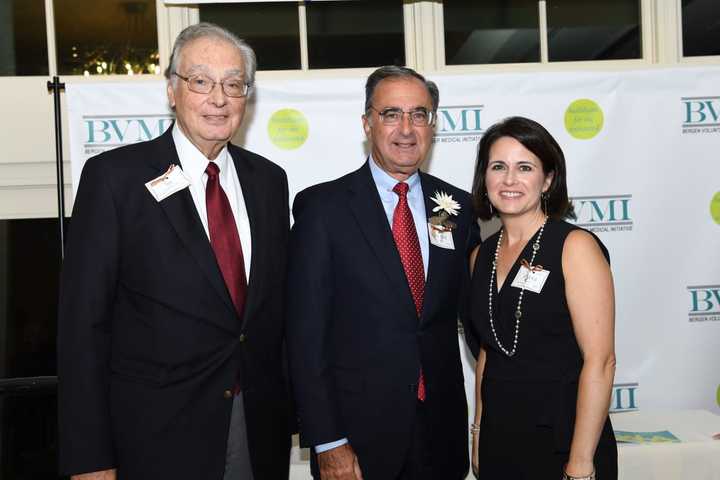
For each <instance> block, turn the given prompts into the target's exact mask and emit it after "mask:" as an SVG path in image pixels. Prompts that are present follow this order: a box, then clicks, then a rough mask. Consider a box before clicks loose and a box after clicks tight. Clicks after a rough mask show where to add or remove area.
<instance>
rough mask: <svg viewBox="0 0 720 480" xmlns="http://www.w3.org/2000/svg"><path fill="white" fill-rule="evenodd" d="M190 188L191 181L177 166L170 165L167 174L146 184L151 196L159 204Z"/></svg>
mask: <svg viewBox="0 0 720 480" xmlns="http://www.w3.org/2000/svg"><path fill="white" fill-rule="evenodd" d="M189 186H190V179H189V178H188V177H187V176H186V175H185V172H183V171H182V168H180V167H178V166H177V165H170V168H168V170H167V172H165V173H163V174H162V175H160V176H159V177H157V178H154V179H152V180H150V181H149V182H147V183H146V184H145V187H146V188H147V189H148V191H149V192H150V194H151V195H152V196H153V197H154V198H155V200H157V201H158V202H159V201H161V200H165V199H166V198H167V197H169V196H170V195H172V194H173V193H175V192H179V191H180V190H182V189H183V188H187V187H189Z"/></svg>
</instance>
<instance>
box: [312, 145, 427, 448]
mask: <svg viewBox="0 0 720 480" xmlns="http://www.w3.org/2000/svg"><path fill="white" fill-rule="evenodd" d="M368 163H369V164H370V173H371V174H372V178H373V181H374V182H375V186H376V187H377V190H378V194H380V201H381V202H382V205H383V209H384V210H385V215H386V216H387V219H388V223H389V224H390V229H392V223H393V214H394V213H395V207H396V206H397V204H398V201H399V199H400V197H398V194H397V193H395V192H393V188H394V187H395V185H397V184H398V180H397V179H395V178H393V177H392V176H390V174H388V173H387V172H386V171H385V170H383V169H382V168H380V167H379V166H378V164H377V163H375V160H373V158H372V156H370V160H369V162H368ZM405 183H407V184H408V186H409V187H410V188H409V190H408V193H407V200H408V206H409V207H410V212H411V213H412V216H413V221H414V222H415V230H416V231H417V235H418V240H419V241H420V255H422V261H423V269H424V270H425V279H426V280H427V271H428V261H429V258H430V239H429V238H428V227H427V215H426V212H425V198H424V196H423V191H422V185H421V183H420V174H419V173H417V172H415V173H413V174H412V175H410V177H409V178H408V179H407V180H405ZM346 443H348V439H347V438H341V439H340V440H336V441H334V442H329V443H323V444H321V445H316V446H315V452H316V453H322V452H326V451H328V450H332V449H333V448H335V447H339V446H340V445H345V444H346Z"/></svg>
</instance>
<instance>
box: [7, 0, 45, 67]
mask: <svg viewBox="0 0 720 480" xmlns="http://www.w3.org/2000/svg"><path fill="white" fill-rule="evenodd" d="M47 74H48V53H47V30H46V28H45V3H44V2H43V0H2V1H0V76H19V75H47Z"/></svg>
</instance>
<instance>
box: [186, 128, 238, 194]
mask: <svg viewBox="0 0 720 480" xmlns="http://www.w3.org/2000/svg"><path fill="white" fill-rule="evenodd" d="M172 136H173V141H174V142H175V149H176V150H177V154H178V158H179V159H180V166H181V167H182V169H183V172H185V174H186V175H187V176H188V177H190V180H191V181H192V182H195V181H198V180H200V179H202V176H203V174H204V173H205V169H206V168H207V166H208V163H209V162H210V161H209V160H208V159H207V157H206V156H205V155H203V154H202V152H201V151H200V150H198V148H197V147H196V146H195V145H193V143H192V142H191V141H190V139H189V138H187V137H186V136H185V134H184V133H183V131H182V130H180V127H178V124H177V123H175V125H174V126H173V131H172ZM228 157H229V155H228V148H227V145H225V146H224V147H223V149H222V150H220V153H219V154H218V156H217V158H216V159H215V160H213V161H214V162H215V163H216V164H217V166H218V167H219V168H220V172H225V171H226V169H227V167H228V163H229V161H228Z"/></svg>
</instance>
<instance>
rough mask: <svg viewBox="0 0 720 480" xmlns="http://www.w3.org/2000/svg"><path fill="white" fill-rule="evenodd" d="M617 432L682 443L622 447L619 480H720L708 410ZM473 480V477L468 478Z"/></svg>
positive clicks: (306, 474) (666, 414) (297, 455)
mask: <svg viewBox="0 0 720 480" xmlns="http://www.w3.org/2000/svg"><path fill="white" fill-rule="evenodd" d="M610 418H611V419H612V422H613V427H614V428H615V430H624V431H632V432H657V431H662V430H668V431H670V432H671V433H672V434H673V435H675V436H676V437H677V438H679V439H680V440H681V442H680V443H655V444H647V445H633V444H627V443H621V444H618V468H619V479H618V480H720V440H713V438H712V436H713V435H714V434H720V415H714V414H712V413H710V412H707V411H705V410H681V411H648V410H642V411H637V412H623V413H614V414H611V415H610ZM293 453H294V455H293V459H292V463H291V465H290V480H308V479H311V478H312V477H311V476H310V465H309V463H307V452H306V451H302V452H298V451H297V450H295V451H294V452H293ZM467 478H468V480H471V479H473V480H474V477H473V476H472V474H470V476H468V477H467Z"/></svg>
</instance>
